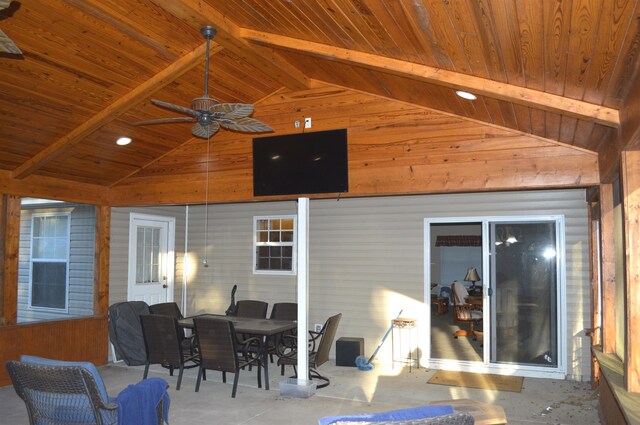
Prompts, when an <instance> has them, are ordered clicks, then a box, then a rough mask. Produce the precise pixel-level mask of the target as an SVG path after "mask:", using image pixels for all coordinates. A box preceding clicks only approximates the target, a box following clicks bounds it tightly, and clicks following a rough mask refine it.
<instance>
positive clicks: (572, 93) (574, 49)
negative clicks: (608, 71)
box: [563, 0, 602, 99]
mask: <svg viewBox="0 0 640 425" xmlns="http://www.w3.org/2000/svg"><path fill="white" fill-rule="evenodd" d="M601 13H602V0H574V1H573V2H572V13H571V28H570V34H571V35H570V37H569V50H568V52H567V56H568V57H567V69H566V72H565V84H564V93H563V94H564V95H565V96H568V97H571V98H574V99H582V98H583V97H584V92H585V80H586V78H587V75H588V74H589V71H590V64H591V59H592V55H593V53H594V47H595V39H596V38H597V35H598V25H599V22H600V20H601V19H602V16H601Z"/></svg>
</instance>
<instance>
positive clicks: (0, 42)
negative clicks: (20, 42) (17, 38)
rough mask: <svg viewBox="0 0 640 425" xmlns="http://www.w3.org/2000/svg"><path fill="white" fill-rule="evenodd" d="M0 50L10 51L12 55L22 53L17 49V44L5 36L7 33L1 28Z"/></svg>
mask: <svg viewBox="0 0 640 425" xmlns="http://www.w3.org/2000/svg"><path fill="white" fill-rule="evenodd" d="M0 52H4V53H11V54H13V55H21V54H22V51H21V50H20V49H18V46H16V45H15V43H14V42H13V41H11V39H10V38H9V37H7V34H5V33H4V32H2V30H0Z"/></svg>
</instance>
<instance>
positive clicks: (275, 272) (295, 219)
mask: <svg viewBox="0 0 640 425" xmlns="http://www.w3.org/2000/svg"><path fill="white" fill-rule="evenodd" d="M259 220H293V240H292V241H291V242H258V238H257V235H258V221H259ZM297 234H298V216H296V215H295V214H294V215H260V216H254V217H253V274H266V275H287V276H292V275H296V274H297V264H298V258H297ZM258 246H290V247H291V249H292V254H291V255H292V257H291V270H260V269H258V264H257V260H258V258H257V251H258Z"/></svg>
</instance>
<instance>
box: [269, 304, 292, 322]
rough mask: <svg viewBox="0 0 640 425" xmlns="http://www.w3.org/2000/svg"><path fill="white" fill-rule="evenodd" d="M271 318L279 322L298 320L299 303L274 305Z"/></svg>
mask: <svg viewBox="0 0 640 425" xmlns="http://www.w3.org/2000/svg"><path fill="white" fill-rule="evenodd" d="M269 318H271V319H278V320H298V303H275V304H273V307H271V315H270V316H269Z"/></svg>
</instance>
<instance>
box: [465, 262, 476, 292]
mask: <svg viewBox="0 0 640 425" xmlns="http://www.w3.org/2000/svg"><path fill="white" fill-rule="evenodd" d="M479 280H480V276H478V270H476V268H475V267H469V268H468V269H467V274H466V275H465V277H464V281H465V282H471V288H469V289H470V290H471V291H474V290H475V289H476V282H477V281H479Z"/></svg>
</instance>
